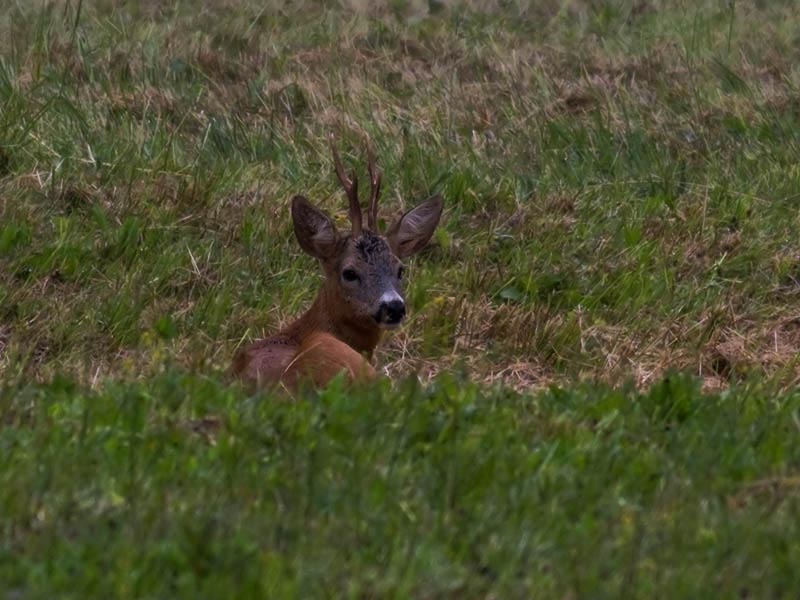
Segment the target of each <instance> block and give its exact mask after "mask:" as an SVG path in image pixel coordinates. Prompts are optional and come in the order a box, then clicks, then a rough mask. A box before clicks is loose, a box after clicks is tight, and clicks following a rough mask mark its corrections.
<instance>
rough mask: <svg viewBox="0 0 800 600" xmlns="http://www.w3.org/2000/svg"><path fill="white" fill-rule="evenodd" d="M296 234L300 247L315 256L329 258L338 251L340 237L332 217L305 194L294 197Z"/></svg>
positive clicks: (293, 207) (293, 218) (321, 258)
mask: <svg viewBox="0 0 800 600" xmlns="http://www.w3.org/2000/svg"><path fill="white" fill-rule="evenodd" d="M292 221H293V222H294V234H295V236H297V241H298V242H300V247H301V248H302V249H303V250H305V251H306V252H307V253H308V254H310V255H311V256H313V257H314V258H318V259H320V260H327V259H329V258H330V257H331V256H333V255H334V253H335V252H336V243H337V241H338V239H339V236H338V234H337V233H336V227H335V226H334V224H333V221H331V219H330V217H329V216H328V215H326V214H325V213H324V212H322V211H321V210H320V209H318V208H317V207H316V206H314V205H313V204H311V202H309V201H308V200H307V199H306V198H305V196H295V197H294V198H292Z"/></svg>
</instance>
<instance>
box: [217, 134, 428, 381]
mask: <svg viewBox="0 0 800 600" xmlns="http://www.w3.org/2000/svg"><path fill="white" fill-rule="evenodd" d="M330 146H331V151H332V154H333V163H334V170H335V172H336V176H337V178H338V180H339V183H340V184H341V186H342V188H343V189H344V192H345V195H346V196H347V200H348V204H349V211H348V216H349V220H350V225H351V229H350V231H349V232H343V231H339V230H337V228H336V226H335V224H334V222H333V220H332V219H331V217H330V216H329V215H328V214H327V213H326V212H324V211H323V210H321V209H319V208H317V207H316V206H315V205H314V204H312V203H311V202H310V201H309V200H308V199H307V198H306V197H305V196H302V195H297V196H294V197H293V198H292V201H291V217H292V223H293V226H294V233H295V237H296V238H297V241H298V243H299V244H300V248H301V249H302V250H303V251H304V252H306V253H307V254H309V255H310V256H312V257H313V258H315V259H317V261H318V262H319V264H320V266H321V267H322V272H323V274H324V277H325V279H324V282H323V284H322V287H321V289H320V290H319V292H318V294H317V297H316V299H315V300H314V301H313V302H312V303H311V306H310V307H309V308H308V309H307V310H306V311H305V312H304V313H303V314H302V315H301V316H300V317H298V318H296V319H295V320H294V321H292V322H291V323H289V325H287V326H286V327H284V328H283V329H281V330H280V331H279V332H278V333H276V334H275V335H272V336H270V337H267V338H264V339H261V340H258V341H256V342H254V343H252V344H251V345H249V346H247V347H246V348H244V349H243V350H241V351H239V352H238V353H237V354H236V356H235V357H234V360H233V365H232V368H231V371H232V373H233V374H234V376H236V377H238V378H239V379H242V380H244V381H245V382H246V383H249V384H254V385H255V386H256V387H265V386H270V385H275V386H283V387H284V388H286V389H288V390H290V391H296V390H297V389H298V387H299V386H300V385H301V383H302V382H309V383H311V384H312V385H313V386H315V387H318V388H321V387H325V386H326V385H327V384H328V383H329V382H330V381H331V380H332V379H333V378H334V377H336V376H337V375H339V374H340V373H341V374H343V375H344V378H345V379H346V380H347V381H348V382H359V381H360V382H363V381H368V380H371V379H373V378H375V377H376V376H377V373H376V371H375V368H374V367H373V366H372V364H371V360H372V355H373V352H374V350H375V348H376V347H377V345H378V343H379V342H380V340H381V337H382V335H383V333H384V331H386V330H391V329H395V328H397V327H399V326H400V325H401V324H402V322H403V320H404V319H405V316H406V303H405V298H404V296H403V284H404V272H405V267H404V265H403V262H402V261H403V260H404V259H406V258H408V257H409V256H411V255H413V254H416V253H417V252H419V251H420V250H422V249H423V248H424V247H425V246H426V245H427V244H428V242H429V241H430V239H431V237H432V236H433V233H434V231H435V229H436V227H437V226H438V224H439V220H440V218H441V214H442V208H443V206H444V202H443V199H442V196H441V195H440V194H436V195H434V196H432V197H430V198H428V199H427V200H425V201H424V202H422V203H421V204H419V205H418V206H415V207H414V208H412V209H410V210H408V211H407V212H405V213H404V214H402V215H401V216H400V217H399V218H397V219H396V220H395V221H394V222H393V223H392V225H391V226H390V227H388V228H387V229H386V231H385V233H381V231H380V229H379V226H378V200H379V197H380V192H381V175H382V174H381V171H380V170H379V169H378V167H377V166H376V161H375V155H374V153H373V151H372V149H371V148H368V166H367V172H368V174H369V179H370V195H369V204H368V208H367V224H366V226H364V223H363V220H362V212H361V202H360V200H359V195H358V179H357V177H356V172H355V170H353V171H351V173H350V175H349V176H348V175H347V174H346V172H345V169H344V167H343V165H342V161H341V157H340V156H339V153H338V151H337V149H336V145H335V140H334V137H333V135H332V134H331V136H330Z"/></svg>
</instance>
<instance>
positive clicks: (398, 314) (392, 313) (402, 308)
mask: <svg viewBox="0 0 800 600" xmlns="http://www.w3.org/2000/svg"><path fill="white" fill-rule="evenodd" d="M381 313H382V314H383V315H384V321H385V322H386V323H391V324H395V323H399V322H400V321H402V320H403V317H405V316H406V305H405V303H404V302H403V301H402V300H392V301H391V302H384V303H383V304H381Z"/></svg>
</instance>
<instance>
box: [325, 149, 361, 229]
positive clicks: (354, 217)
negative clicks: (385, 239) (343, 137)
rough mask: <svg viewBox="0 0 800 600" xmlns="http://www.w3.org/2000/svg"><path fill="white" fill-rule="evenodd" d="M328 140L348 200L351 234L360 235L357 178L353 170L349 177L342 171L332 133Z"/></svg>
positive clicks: (340, 160) (337, 173) (337, 174)
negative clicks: (351, 225)
mask: <svg viewBox="0 0 800 600" xmlns="http://www.w3.org/2000/svg"><path fill="white" fill-rule="evenodd" d="M330 142H331V150H332V151H333V164H334V167H335V168H336V176H337V177H338V178H339V182H340V183H341V184H342V187H343V188H344V191H345V192H346V193H347V199H348V201H349V202H350V222H351V223H352V224H353V236H354V237H355V236H358V235H361V205H360V204H359V202H358V178H357V177H356V172H355V171H353V172H352V173H351V175H350V177H348V176H347V174H346V173H345V172H344V167H343V166H342V159H341V158H339V152H338V151H337V150H336V145H335V144H334V139H333V133H331V134H330Z"/></svg>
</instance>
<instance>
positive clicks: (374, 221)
mask: <svg viewBox="0 0 800 600" xmlns="http://www.w3.org/2000/svg"><path fill="white" fill-rule="evenodd" d="M368 152H369V167H368V169H369V179H370V194H369V212H368V213H367V223H368V224H369V228H370V229H371V230H372V231H374V232H375V233H379V232H378V198H379V197H380V195H381V172H380V169H378V167H377V166H376V165H375V153H374V152H373V151H372V146H370V147H369V149H368Z"/></svg>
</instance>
